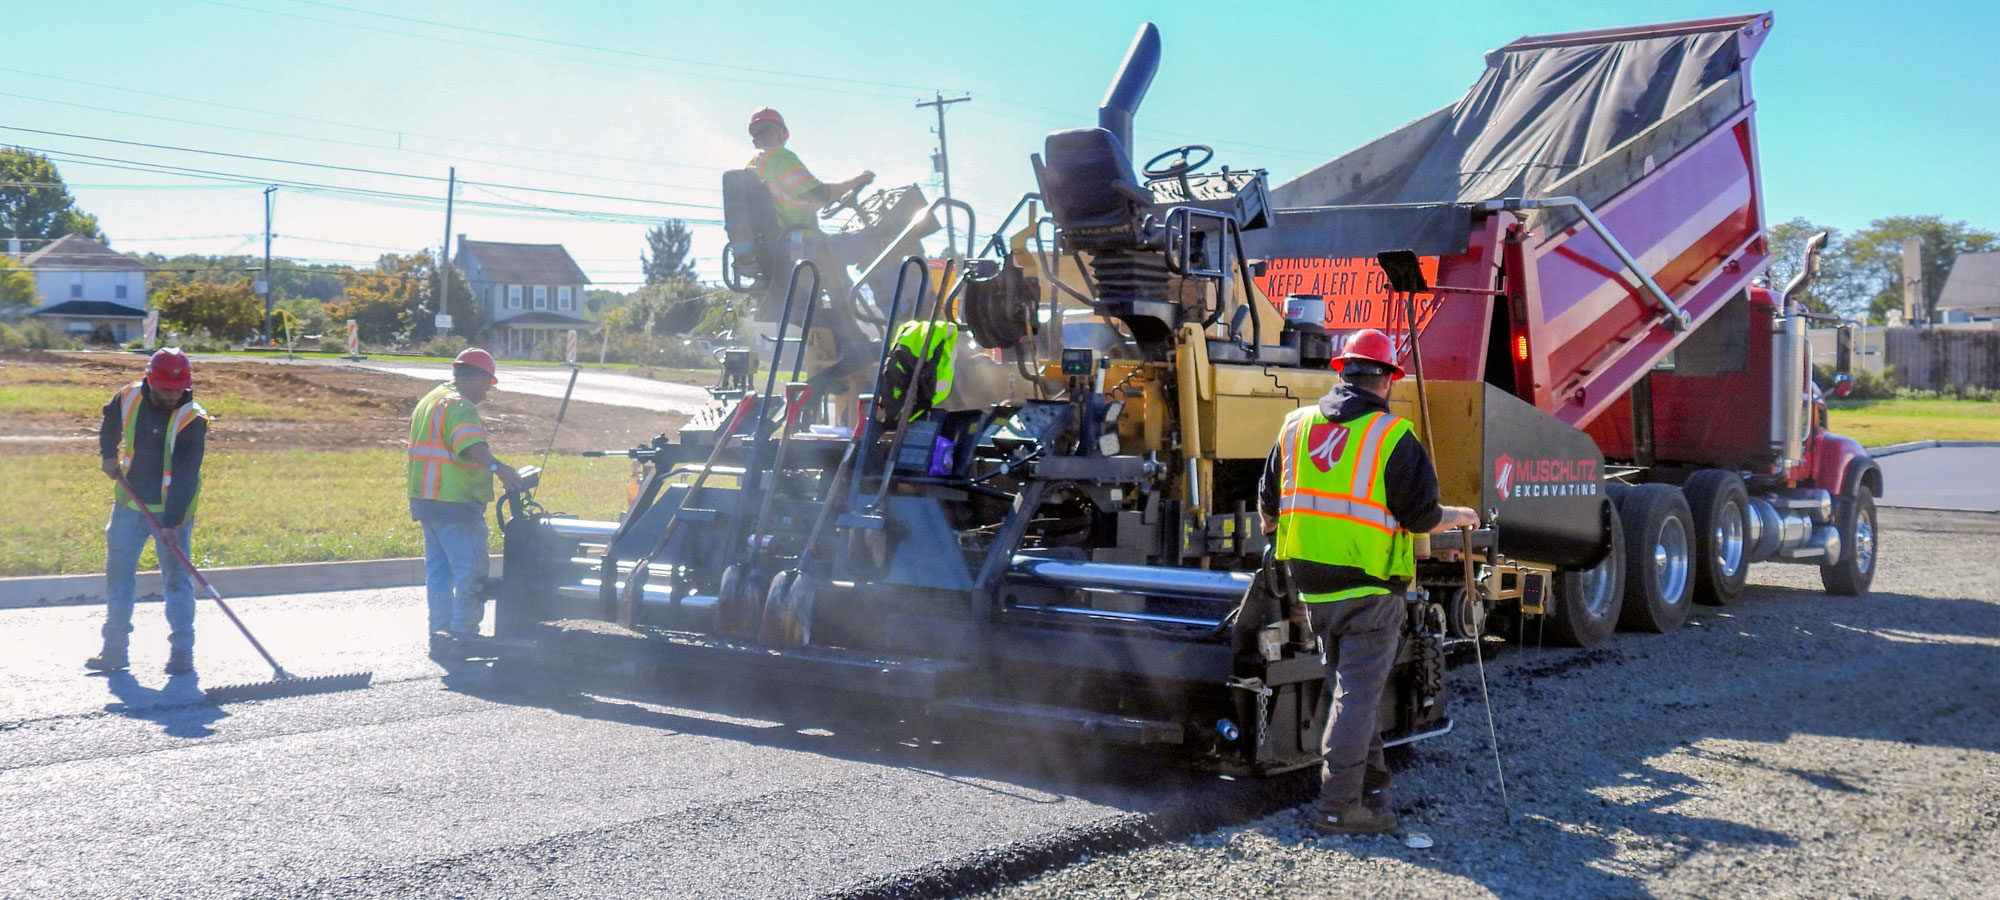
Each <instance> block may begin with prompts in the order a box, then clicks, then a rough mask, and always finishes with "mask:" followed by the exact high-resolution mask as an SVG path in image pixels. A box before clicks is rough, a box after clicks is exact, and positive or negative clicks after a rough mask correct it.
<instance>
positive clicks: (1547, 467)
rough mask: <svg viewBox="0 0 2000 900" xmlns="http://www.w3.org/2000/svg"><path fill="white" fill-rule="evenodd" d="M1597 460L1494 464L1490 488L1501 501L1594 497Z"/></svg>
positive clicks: (1499, 461)
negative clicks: (1531, 498) (1533, 498)
mask: <svg viewBox="0 0 2000 900" xmlns="http://www.w3.org/2000/svg"><path fill="white" fill-rule="evenodd" d="M1597 477H1598V473H1597V460H1594V459H1515V458H1513V457H1511V456H1506V455H1504V454H1503V455H1501V456H1499V457H1497V458H1495V459H1494V460H1493V488H1494V491H1495V492H1496V493H1498V494H1499V495H1500V499H1502V500H1520V499H1524V498H1530V497H1594V496H1596V495H1597V492H1598V481H1597Z"/></svg>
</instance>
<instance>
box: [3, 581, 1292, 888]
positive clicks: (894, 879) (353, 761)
mask: <svg viewBox="0 0 2000 900" xmlns="http://www.w3.org/2000/svg"><path fill="white" fill-rule="evenodd" d="M235 605H236V606H237V608H238V612H239V613H240V614H241V615H242V616H243V617H244V618H245V619H246V620H247V621H249V622H250V623H252V625H253V627H255V628H256V629H257V631H258V636H259V637H260V638H261V639H262V640H263V641H264V642H265V644H266V645H267V646H268V647H269V648H270V649H271V650H272V652H273V653H275V654H277V656H278V657H279V659H280V660H281V661H282V662H283V663H284V664H285V665H286V666H287V667H288V668H289V669H291V670H292V671H293V672H294V673H296V674H299V675H323V674H336V673H340V672H346V671H353V670H356V669H372V670H373V671H374V672H375V675H376V679H377V686H376V687H374V688H371V689H369V690H366V691H356V692H346V693H338V694H326V695H320V696H309V697H297V698H290V699H284V700H274V701H266V702H257V703H241V704H232V705H228V706H222V707H218V706H209V705H201V704H197V703H193V702H192V701H193V700H194V699H195V698H196V697H197V696H198V691H199V690H200V686H201V685H216V684H222V683H232V682H239V681H248V680H257V679H263V678H267V677H269V670H268V669H266V668H265V667H264V666H263V663H261V662H260V661H259V660H258V659H257V657H256V656H255V655H254V653H253V652H252V651H251V650H250V648H249V647H248V645H247V644H246V643H245V642H244V640H243V639H242V637H241V636H240V635H238V634H236V633H235V631H234V630H233V629H232V628H231V627H230V625H229V623H228V622H227V621H226V620H225V619H224V618H223V617H222V616H221V614H220V612H219V611H217V610H216V609H214V608H213V607H212V606H211V605H210V604H207V603H203V604H201V607H200V613H199V620H198V623H197V629H196V633H197V635H198V641H197V648H196V657H197V666H198V669H199V675H198V676H197V677H193V678H190V677H182V678H176V679H172V680H169V679H167V678H166V677H165V676H163V675H162V674H160V669H159V667H160V665H161V664H162V663H163V662H164V659H165V650H166V648H165V644H166V636H165V625H164V622H163V617H162V615H161V607H160V606H159V605H158V604H151V603H149V604H141V605H140V607H139V610H138V615H137V618H136V622H137V625H138V631H137V633H135V634H134V636H133V657H134V658H133V663H134V667H133V669H132V671H131V672H130V673H129V674H120V675H116V676H111V677H104V676H86V675H85V674H83V670H82V668H81V662H82V660H83V659H84V657H86V656H88V655H89V654H90V653H91V652H93V651H94V650H95V645H96V640H97V635H96V630H97V625H98V623H99V621H101V620H100V616H101V612H100V611H99V610H98V609H96V608H92V607H54V608H40V609H20V610H10V611H4V612H0V684H5V685H6V689H5V690H4V691H0V897H4V898H14V897H28V896H33V897H37V898H61V897H105V896H118V897H161V896H175V897H223V896H228V897H237V896H259V897H347V896H368V897H380V896H440V895H449V896H457V897H520V896H537V897H589V898H602V897H758V898H772V897H815V896H826V895H829V894H833V895H843V894H844V895H847V896H918V895H924V896H938V895H940V893H942V892H949V888H942V885H945V884H957V883H960V878H961V876H962V874H963V873H967V872H974V873H978V872H984V873H986V879H987V880H988V881H989V882H990V879H991V878H993V877H997V876H998V875H1001V874H1005V873H1007V872H1010V871H1016V870H1020V869H1022V867H1025V870H1024V872H1025V871H1033V870H1034V869H1035V868H1036V867H1037V866H1038V865H1045V863H1037V862H1036V861H1035V859H1034V857H1036V855H1037V854H1043V855H1051V854H1052V855H1054V856H1055V857H1057V858H1061V859H1067V858H1070V857H1068V856H1064V855H1063V854H1065V853H1070V852H1073V850H1074V848H1075V847H1076V846H1102V847H1105V848H1107V849H1110V848H1113V847H1119V846H1130V845H1132V844H1134V843H1137V842H1139V841H1140V840H1142V839H1143V837H1144V836H1145V835H1146V834H1149V833H1153V832H1154V831H1155V830H1157V828H1158V827H1160V825H1159V824H1158V823H1159V822H1168V823H1173V822H1179V823H1182V824H1181V825H1179V826H1172V827H1176V828H1178V830H1180V831H1183V832H1184V831H1186V830H1188V829H1191V828H1195V827H1212V826H1213V825H1214V824H1218V823H1219V820H1209V821H1206V822H1204V821H1202V815H1201V811H1202V810H1207V809H1214V810H1216V811H1218V812H1221V811H1226V810H1229V809H1233V808H1236V807H1240V806H1242V805H1244V804H1248V805H1249V806H1251V807H1254V808H1253V809H1252V810H1251V811H1252V812H1253V813H1254V812H1257V811H1262V810H1264V809H1269V808H1274V807H1275V805H1278V804H1282V803H1284V802H1288V801H1290V800H1292V799H1294V797H1295V795H1296V791H1297V788H1298V784H1297V782H1296V780H1293V781H1284V780H1280V781H1279V782H1277V783H1271V782H1255V783H1245V782H1229V781H1224V780H1220V779H1215V778H1208V777H1201V776H1194V775H1189V774H1177V773H1174V772H1173V771H1171V770H1165V769H1162V768H1161V767H1159V766H1157V765H1152V764H1147V763H1142V762H1141V761H1138V760H1135V759H1133V758H1131V757H1118V756H1112V755H1106V754H1101V753H1093V752H1089V751H1086V750H1083V749H1080V748H1075V747H1071V746H1061V745H1047V744H1037V743H1034V742H1029V741H1024V740H1020V739H1018V738H1017V737H1015V736H1008V735H997V734H970V735H958V736H940V735H936V734H927V733H926V734H919V733H917V730H916V729H913V728H911V727H909V726H906V725H904V724H902V723H898V722H895V721H893V720H887V719H876V720H866V719H862V720H857V719H854V718H852V717H850V716H844V715H839V714H835V713H833V712H832V711H830V710H827V711H816V710H814V709H812V708H810V707H807V708H806V709H804V711H800V710H799V709H797V708H793V709H791V710H788V711H785V712H773V711H772V710H773V709H775V708H776V707H773V706H771V705H769V704H758V705H756V706H754V707H753V706H744V705H742V704H741V703H740V702H738V703H737V704H736V705H734V706H731V705H729V704H727V703H723V704H718V703H715V702H702V703H699V704H693V703H691V704H688V705H687V707H677V706H674V705H672V701H671V700H661V699H655V700H653V701H651V702H647V701H635V700H627V699H613V698H609V697H605V696H598V695H589V694H581V693H577V692H575V691H570V690H555V689H553V688H551V687H549V686H547V685H540V684H536V683H533V682H532V681H531V680H530V677H529V676H520V677H518V678H510V677H505V676H502V675H498V674H495V673H493V672H492V671H491V670H488V669H485V668H481V667H473V668H469V669H467V670H464V671H463V672H461V673H459V674H454V675H450V676H446V675H445V674H444V673H443V671H442V670H441V669H439V668H438V667H437V666H436V665H435V664H433V663H432V662H431V661H430V660H429V659H428V658H427V657H426V656H425V646H426V645H425V641H424V637H423V634H422V628H423V609H422V607H423V601H422V597H421V590H420V589H416V588H400V589H383V590H373V591H354V592H331V593H321V594H300V595H290V596H276V597H263V598H251V599H245V600H242V601H239V602H238V603H236V604H235ZM1286 791H1291V792H1293V793H1291V794H1287V793H1285V792H1286ZM1149 814H1159V815H1160V816H1163V818H1157V819H1156V818H1154V817H1153V816H1151V815H1149Z"/></svg>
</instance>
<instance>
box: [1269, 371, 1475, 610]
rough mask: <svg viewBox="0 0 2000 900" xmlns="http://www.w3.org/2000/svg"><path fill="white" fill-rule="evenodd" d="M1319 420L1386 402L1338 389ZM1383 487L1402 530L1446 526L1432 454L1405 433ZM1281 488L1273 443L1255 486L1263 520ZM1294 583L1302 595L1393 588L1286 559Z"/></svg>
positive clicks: (1348, 569)
mask: <svg viewBox="0 0 2000 900" xmlns="http://www.w3.org/2000/svg"><path fill="white" fill-rule="evenodd" d="M1319 411H1320V415H1323V416H1326V417H1327V418H1328V419H1330V420H1332V421H1334V422H1347V421H1349V420H1352V419H1356V418H1359V417H1361V416H1363V415H1366V414H1368V413H1371V412H1388V411H1389V401H1387V400H1385V399H1383V398H1381V397H1377V396H1375V395H1374V394H1371V393H1368V392H1367V391H1361V390H1355V389H1354V388H1351V387H1349V386H1347V385H1344V384H1342V385H1336V386H1335V387H1334V388H1333V390H1330V391H1328V392H1326V396H1324V397H1321V398H1319ZM1383 479H1384V483H1383V488H1384V491H1385V493H1386V494H1387V497H1386V501H1387V503H1386V505H1387V506H1388V507H1389V513H1390V515H1393V516H1395V517H1396V522H1397V524H1398V525H1400V526H1401V527H1402V528H1403V530H1405V531H1409V532H1412V533H1416V534H1422V533H1424V532H1427V531H1430V530H1431V529H1433V528H1436V527H1437V524H1438V523H1439V522H1442V521H1444V508H1443V507H1441V506H1439V505H1438V483H1437V473H1436V472H1435V471H1433V470H1432V469H1431V459H1430V455H1429V454H1427V453H1425V452H1424V445H1423V443H1422V442H1420V441H1418V440H1417V436H1416V435H1415V434H1404V435H1403V438H1402V440H1399V441H1397V442H1396V446H1395V448H1394V449H1393V450H1390V451H1389V465H1388V468H1387V469H1385V470H1384V472H1383ZM1284 483H1285V472H1284V460H1283V459H1282V458H1281V456H1280V454H1279V447H1278V446H1277V444H1276V443H1273V444H1272V446H1271V455H1270V456H1267V457H1265V458H1264V478H1263V481H1262V482H1261V483H1259V484H1258V486H1257V511H1258V512H1260V513H1262V514H1263V516H1264V521H1266V522H1276V521H1278V494H1279V491H1280V489H1281V487H1282V485H1283V484H1284ZM1287 568H1289V569H1290V570H1291V574H1292V583H1293V585H1294V586H1295V587H1296V588H1297V589H1298V591H1299V592H1300V593H1306V594H1330V593H1333V592H1335V591H1344V590H1348V589H1351V588H1358V587H1385V588H1390V589H1392V590H1393V589H1395V587H1396V585H1394V584H1392V583H1391V582H1388V581H1384V580H1382V579H1380V578H1376V577H1374V576H1372V575H1369V574H1368V573H1366V572H1363V571H1361V570H1360V569H1358V568H1355V567H1353V566H1330V565H1326V564H1325V563H1316V562H1313V561H1311V560H1304V559H1294V560H1289V561H1288V563H1287Z"/></svg>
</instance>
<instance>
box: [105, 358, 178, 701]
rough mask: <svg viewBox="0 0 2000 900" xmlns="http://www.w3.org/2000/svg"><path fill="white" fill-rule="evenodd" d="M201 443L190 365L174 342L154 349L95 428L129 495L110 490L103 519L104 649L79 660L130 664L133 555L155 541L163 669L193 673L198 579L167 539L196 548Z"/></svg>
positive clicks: (108, 466) (112, 667)
mask: <svg viewBox="0 0 2000 900" xmlns="http://www.w3.org/2000/svg"><path fill="white" fill-rule="evenodd" d="M207 440H208V412H207V411H206V410H204V409H202V408H201V405H200V404H197V403H195V402H194V366H193V365H192V364H190V363H189V362H188V358H187V354H185V353H182V352H181V351H180V350H179V349H178V348H174V347H169V348H166V349H163V350H160V351H159V352H157V353H154V354H153V358H152V359H151V360H150V361H148V362H147V363H146V375H145V377H144V378H142V379H140V380H138V381H135V382H132V383H131V384H128V385H126V386H124V387H122V388H119V389H118V393H116V394H114V395H112V397H111V401H110V402H109V403H106V404H104V419H103V422H102V423H101V424H100V425H99V426H98V429H97V453H98V457H99V460H100V461H99V463H98V465H99V467H100V468H102V469H103V470H104V474H105V477H107V478H113V479H114V481H115V480H116V476H117V475H119V474H123V476H124V478H125V482H126V483H127V484H130V485H131V486H132V493H126V491H125V489H124V488H123V487H114V488H113V489H112V490H113V497H114V499H113V502H112V504H111V522H110V523H109V524H107V525H105V526H104V549H105V554H104V598H105V615H104V649H103V651H102V652H100V653H98V654H97V655H96V656H93V657H91V658H90V659H89V660H87V661H85V662H84V666H85V667H87V668H89V669H92V670H94V671H98V672H113V671H118V670H121V669H124V668H125V667H126V666H127V665H129V664H130V660H129V658H128V655H127V650H128V648H129V646H130V643H131V636H132V602H133V599H134V595H135V594H137V593H138V568H139V554H140V553H141V552H143V551H144V550H145V549H146V540H147V539H148V538H151V539H152V540H153V547H154V555H155V556H157V557H158V558H159V560H160V580H161V582H162V586H163V587H164V589H165V593H166V599H167V603H166V606H167V627H168V629H169V632H168V635H167V648H168V653H167V667H166V669H167V674H168V675H186V674H189V673H192V672H193V671H194V585H193V584H192V583H191V582H190V581H189V580H188V571H187V567H185V566H183V565H181V564H180V562H179V561H178V559H177V558H176V557H175V556H174V552H173V550H172V549H170V548H169V546H168V543H163V541H165V542H170V543H172V544H178V545H179V546H180V548H181V549H182V550H184V551H189V552H192V549H191V545H190V543H189V541H190V539H191V538H192V537H193V536H194V512H195V501H196V499H197V498H198V497H199V496H200V494H201V459H202V450H203V448H204V446H205V445H206V443H207ZM141 504H144V506H145V509H147V510H149V511H151V512H152V513H153V515H154V517H156V518H158V519H159V520H160V524H161V525H162V526H164V527H165V528H166V532H165V533H164V534H161V533H156V532H155V531H154V530H153V526H152V523H150V522H148V521H146V515H145V513H142V512H140V505H141Z"/></svg>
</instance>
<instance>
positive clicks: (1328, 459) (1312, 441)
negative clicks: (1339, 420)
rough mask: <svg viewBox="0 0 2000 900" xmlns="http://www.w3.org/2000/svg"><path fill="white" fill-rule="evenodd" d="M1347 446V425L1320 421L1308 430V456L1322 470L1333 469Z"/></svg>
mask: <svg viewBox="0 0 2000 900" xmlns="http://www.w3.org/2000/svg"><path fill="white" fill-rule="evenodd" d="M1346 446H1347V426H1345V425H1336V424H1334V423H1332V422H1320V423H1318V424H1316V425H1314V426H1313V427H1312V428H1310V429H1308V430H1307V431H1306V456H1308V457H1310V458H1311V459H1312V462H1313V466H1314V467H1316V468H1318V469H1319V470H1320V471H1321V472H1329V471H1332V470H1333V464H1334V463H1336V462H1339V461H1340V451H1341V450H1342V449H1344V448H1346Z"/></svg>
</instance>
